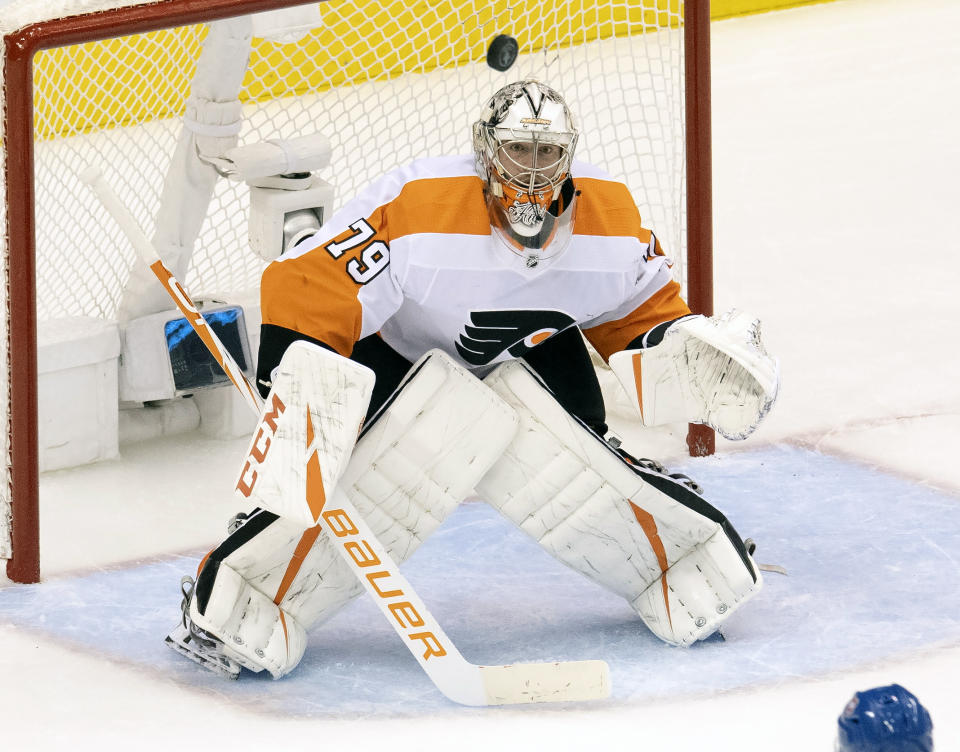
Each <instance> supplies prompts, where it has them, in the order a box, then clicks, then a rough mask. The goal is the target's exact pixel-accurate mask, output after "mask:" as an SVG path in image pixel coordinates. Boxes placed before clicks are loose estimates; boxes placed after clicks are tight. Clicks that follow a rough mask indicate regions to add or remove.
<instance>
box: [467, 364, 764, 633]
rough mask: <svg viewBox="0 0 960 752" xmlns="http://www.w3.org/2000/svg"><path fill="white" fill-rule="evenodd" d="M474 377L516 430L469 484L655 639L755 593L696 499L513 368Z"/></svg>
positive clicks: (687, 628) (719, 616)
mask: <svg viewBox="0 0 960 752" xmlns="http://www.w3.org/2000/svg"><path fill="white" fill-rule="evenodd" d="M485 383H487V384H488V385H489V386H490V387H491V389H493V390H494V391H495V392H497V394H499V395H500V396H501V397H503V398H504V400H505V401H506V402H507V403H508V404H510V405H511V406H512V407H513V408H514V409H515V410H516V411H517V413H518V414H519V415H520V427H519V429H518V431H517V434H516V436H515V438H514V441H513V442H512V443H511V445H510V446H509V447H508V448H507V450H506V452H504V454H503V456H502V457H501V459H500V460H499V461H498V462H497V464H496V465H494V467H493V468H492V469H491V471H490V472H489V473H488V474H487V475H486V476H485V477H484V478H483V479H482V480H481V481H480V483H479V484H478V485H477V491H478V492H479V493H480V494H481V495H482V496H483V497H484V498H485V499H486V500H487V501H488V502H489V503H491V504H492V505H493V506H495V507H496V508H497V509H499V510H500V512H501V513H502V514H503V515H504V516H506V517H507V519H509V520H511V521H513V522H514V523H516V524H517V525H518V526H519V527H520V528H521V529H522V530H524V531H525V532H527V533H528V534H529V535H531V536H532V537H533V538H534V539H535V540H537V541H538V542H539V543H540V545H541V546H542V547H543V548H544V549H546V550H547V551H548V552H549V553H551V554H552V555H553V556H554V557H556V558H557V559H559V560H560V561H562V562H563V563H564V564H567V565H568V566H570V567H572V568H573V569H575V570H577V571H579V572H581V573H582V574H584V575H586V576H587V577H589V578H590V579H592V580H594V581H595V582H597V583H599V584H601V585H603V586H605V587H607V588H608V589H610V590H612V591H613V592H616V593H618V594H620V595H622V596H623V597H624V598H626V599H627V601H628V602H629V603H630V604H631V605H632V606H633V607H634V609H635V610H637V612H638V613H639V614H640V616H641V618H642V619H643V620H644V622H645V623H646V624H647V626H648V627H649V628H650V629H651V630H652V631H653V632H654V633H655V634H656V635H657V636H658V637H660V638H661V639H663V640H665V641H666V642H668V643H671V644H675V645H689V644H691V643H693V642H695V641H696V640H700V639H703V638H705V637H707V636H709V635H710V634H712V633H713V632H714V631H716V629H717V628H718V627H719V626H720V624H721V623H722V622H723V621H724V619H726V618H727V617H728V616H729V615H730V614H731V613H733V612H734V611H735V610H736V609H737V608H738V607H739V606H741V605H742V604H743V603H744V602H746V600H747V599H748V598H750V597H751V596H752V595H753V594H755V593H756V592H757V591H758V590H759V588H760V586H761V579H760V574H759V571H758V570H757V568H756V566H755V565H754V563H753V561H752V560H751V559H750V556H749V554H748V553H747V551H746V548H745V547H744V545H743V542H742V541H741V539H740V537H739V536H738V535H737V533H736V531H734V530H733V528H732V527H731V526H730V524H729V523H728V522H727V520H726V519H725V518H724V517H723V515H722V514H721V513H720V512H718V511H717V510H716V509H714V508H713V507H712V506H710V505H709V504H707V503H706V502H705V501H704V500H703V499H702V498H701V497H700V496H699V494H697V493H696V492H694V491H693V490H691V489H690V488H689V487H688V486H687V485H685V484H684V483H683V482H681V481H679V480H677V479H675V478H672V477H670V476H669V475H667V474H666V473H663V472H659V471H657V470H655V469H651V468H647V467H643V466H639V465H631V464H628V462H627V461H626V460H625V459H624V457H623V456H622V455H621V454H619V453H618V452H616V451H615V450H614V449H613V448H612V447H611V446H609V445H608V444H607V443H606V442H605V441H604V440H603V439H601V438H600V437H598V436H597V435H596V434H594V433H593V432H592V431H590V430H588V429H587V428H586V427H585V426H584V425H583V424H581V423H580V422H579V421H577V420H576V419H575V418H573V417H572V416H570V415H569V414H568V413H567V412H566V411H565V410H563V408H562V407H561V406H560V405H559V404H558V403H557V402H556V400H554V399H553V397H552V396H551V395H550V393H549V392H548V391H547V390H546V389H545V388H544V387H543V385H542V384H541V383H540V381H539V380H538V379H537V378H536V376H535V375H534V374H533V373H532V372H530V371H529V370H528V369H527V368H526V367H525V366H524V365H522V364H521V363H519V362H512V363H508V364H505V365H503V366H501V367H500V368H498V369H497V370H496V371H494V372H493V373H492V374H490V375H489V376H488V377H487V378H486V380H485ZM698 565H700V566H698Z"/></svg>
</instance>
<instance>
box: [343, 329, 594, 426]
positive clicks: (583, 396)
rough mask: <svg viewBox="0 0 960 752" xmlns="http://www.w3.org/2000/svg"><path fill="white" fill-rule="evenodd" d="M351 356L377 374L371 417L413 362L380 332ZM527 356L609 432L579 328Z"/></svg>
mask: <svg viewBox="0 0 960 752" xmlns="http://www.w3.org/2000/svg"><path fill="white" fill-rule="evenodd" d="M350 357H351V359H352V360H355V361H356V362H358V363H361V364H362V365H365V366H367V368H370V369H371V370H372V371H373V372H374V373H375V374H376V375H377V381H376V384H375V385H374V388H373V396H372V397H371V398H370V409H369V411H368V413H367V419H368V420H369V419H370V417H371V416H372V415H373V414H374V413H375V412H376V411H377V410H378V409H380V406H381V405H382V404H383V403H384V402H386V400H387V399H388V398H389V397H390V395H391V394H392V393H393V390H394V389H396V388H397V386H398V385H399V384H400V382H401V381H402V380H403V377H404V376H405V375H406V374H407V372H408V371H409V370H410V367H411V366H412V365H413V364H412V363H410V361H408V360H407V359H406V358H404V357H403V356H402V355H400V354H399V353H398V352H397V351H396V350H394V349H393V348H392V347H390V345H388V344H387V343H386V342H384V341H383V340H382V339H381V338H380V337H379V336H378V335H376V334H374V335H371V336H369V337H365V338H364V339H362V340H360V341H359V342H357V344H356V345H355V346H354V348H353V353H352V355H351V356H350ZM523 359H524V360H525V361H526V363H527V364H528V365H529V366H530V367H531V368H532V369H533V370H534V371H535V372H536V373H537V375H538V376H539V377H540V378H541V379H542V380H543V382H544V383H545V384H546V385H547V387H548V388H549V389H550V391H552V392H553V395H554V397H555V398H556V400H557V401H558V402H559V403H560V404H561V405H562V406H563V407H564V408H565V409H566V410H567V411H568V412H569V413H571V414H573V415H575V416H576V417H577V418H579V419H580V420H582V421H583V422H584V423H586V424H587V425H588V426H589V427H590V428H592V429H593V430H594V431H595V432H596V433H598V434H599V435H600V436H603V435H604V434H606V432H607V426H606V410H605V409H604V405H603V395H602V393H601V391H600V382H599V381H598V380H597V373H596V371H595V370H594V368H593V363H592V362H591V360H590V353H589V352H588V351H587V346H586V343H585V342H584V341H583V337H582V336H581V334H580V330H579V329H577V328H575V327H571V328H569V329H566V330H564V331H563V332H560V333H559V334H555V335H553V336H552V337H550V338H549V339H547V340H544V341H543V342H541V343H540V344H539V345H537V346H536V347H534V348H533V349H532V350H530V351H528V352H527V353H526V354H525V355H524V358H523Z"/></svg>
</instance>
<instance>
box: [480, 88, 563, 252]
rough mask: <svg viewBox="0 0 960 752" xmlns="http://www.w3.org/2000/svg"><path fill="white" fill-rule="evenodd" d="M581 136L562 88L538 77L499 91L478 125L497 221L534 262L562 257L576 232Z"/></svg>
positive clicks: (514, 247) (498, 229) (510, 243)
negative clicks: (574, 172)
mask: <svg viewBox="0 0 960 752" xmlns="http://www.w3.org/2000/svg"><path fill="white" fill-rule="evenodd" d="M577 136H578V132H577V129H576V127H575V126H574V123H573V116H572V115H571V114H570V110H569V109H568V107H567V105H566V103H565V102H564V101H563V98H562V97H561V96H560V94H558V93H557V92H556V91H554V90H553V89H551V88H550V87H549V86H544V85H543V84H541V83H540V82H538V81H533V80H527V81H518V82H517V83H513V84H509V85H507V86H505V87H503V88H502V89H500V90H499V91H498V92H497V93H496V94H494V95H493V97H492V98H491V99H490V101H489V102H488V103H487V106H486V108H485V109H484V111H483V114H482V115H481V118H480V120H479V121H477V122H476V123H474V126H473V147H474V152H475V154H476V159H477V172H478V173H479V175H480V177H481V178H483V179H484V181H485V182H486V190H485V191H484V193H485V196H486V201H487V210H488V211H489V213H490V224H491V225H492V226H493V229H494V232H495V233H496V234H497V235H498V236H499V237H500V239H501V240H503V241H504V243H505V244H506V246H507V247H508V248H509V249H510V250H511V251H512V252H513V253H515V254H517V255H518V256H520V257H521V258H523V259H524V261H525V263H526V265H527V266H528V267H534V266H536V265H537V264H538V263H539V262H540V261H541V260H542V259H546V258H550V257H552V256H556V255H557V254H558V253H560V252H561V251H562V250H563V249H564V248H565V247H566V245H567V243H568V242H569V241H570V237H571V235H572V234H573V218H574V213H575V209H576V207H575V201H574V199H575V198H576V191H575V190H574V187H573V181H572V180H571V179H570V163H571V161H572V159H573V152H574V149H575V148H576V145H577Z"/></svg>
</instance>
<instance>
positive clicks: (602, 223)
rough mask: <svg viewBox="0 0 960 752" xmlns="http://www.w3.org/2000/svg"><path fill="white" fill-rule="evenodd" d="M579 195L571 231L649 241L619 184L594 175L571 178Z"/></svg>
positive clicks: (628, 198)
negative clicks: (575, 216) (593, 176)
mask: <svg viewBox="0 0 960 752" xmlns="http://www.w3.org/2000/svg"><path fill="white" fill-rule="evenodd" d="M574 184H575V185H576V187H577V190H579V191H580V195H579V197H578V198H577V218H576V220H575V221H574V224H573V231H574V233H575V234H577V235H606V236H622V237H632V238H639V239H640V240H641V241H642V242H645V243H649V242H650V231H649V230H646V229H644V228H643V227H642V226H641V225H640V212H639V211H637V207H636V204H634V203H633V197H632V196H631V195H630V191H629V190H628V189H627V186H625V185H624V184H623V183H616V182H613V181H610V180H599V179H597V178H575V179H574Z"/></svg>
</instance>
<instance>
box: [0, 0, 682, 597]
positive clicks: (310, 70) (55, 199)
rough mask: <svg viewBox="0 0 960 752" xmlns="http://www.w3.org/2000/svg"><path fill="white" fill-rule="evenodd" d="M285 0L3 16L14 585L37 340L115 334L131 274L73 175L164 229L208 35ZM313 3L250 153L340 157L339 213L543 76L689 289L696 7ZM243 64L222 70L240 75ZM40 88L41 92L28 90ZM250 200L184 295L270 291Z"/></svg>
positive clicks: (226, 221)
mask: <svg viewBox="0 0 960 752" xmlns="http://www.w3.org/2000/svg"><path fill="white" fill-rule="evenodd" d="M201 5H202V6H204V7H203V8H202V9H198V6H201ZM288 5H290V3H285V2H283V0H259V2H253V3H252V2H249V1H248V2H242V1H241V0H211V1H210V2H208V3H205V4H198V3H192V2H189V0H165V1H164V2H159V3H146V4H143V3H127V2H124V1H123V0H119V1H118V0H114V1H113V2H107V1H106V0H73V1H72V2H67V1H66V0H63V2H60V3H49V2H47V3H37V2H24V1H22V0H21V1H20V2H14V3H12V4H10V5H8V6H6V7H5V9H4V19H3V20H0V31H2V32H3V34H4V55H5V57H4V59H5V61H6V64H5V68H4V71H5V72H4V80H3V97H4V101H3V103H2V104H3V105H4V131H3V133H2V137H3V142H4V159H5V168H4V173H3V178H2V181H0V193H2V194H3V200H2V201H0V223H2V225H3V232H2V233H0V243H2V246H0V264H2V268H3V273H4V277H5V280H6V284H4V285H2V286H0V296H3V304H4V309H5V310H6V315H5V317H4V323H3V327H4V335H5V336H4V338H3V340H0V341H2V342H4V344H3V345H2V346H0V349H2V350H3V361H4V366H3V368H0V389H2V390H3V394H4V399H5V402H6V404H7V405H8V406H9V407H10V409H6V410H3V411H2V418H0V420H2V421H3V425H2V427H0V428H2V430H0V442H3V446H2V455H3V456H4V457H5V458H6V459H5V461H4V462H3V463H0V557H4V558H12V559H13V562H11V564H12V566H10V565H8V573H9V576H10V577H11V578H12V579H14V580H27V581H29V580H31V579H35V578H36V576H37V575H38V573H39V569H38V564H36V561H37V554H36V552H35V550H31V549H35V547H36V545H37V544H36V524H37V523H36V515H37V512H36V505H37V490H36V485H37V482H38V480H37V479H38V472H37V461H36V447H35V444H36V426H35V423H36V404H35V403H36V400H35V396H34V399H33V401H32V404H31V401H30V399H29V395H30V394H31V393H32V394H34V395H35V394H36V389H35V388H34V389H33V391H32V392H31V385H30V384H29V383H27V382H29V380H30V379H33V380H35V379H36V370H35V359H36V342H35V339H34V338H35V334H34V331H33V329H34V325H35V324H37V325H40V326H41V327H42V326H44V325H46V324H48V323H49V322H57V321H61V320H64V321H69V320H71V319H73V318H76V317H88V318H95V319H104V320H114V319H116V318H117V317H118V311H119V308H120V305H121V300H122V298H123V294H124V287H125V285H126V284H127V280H128V279H129V278H130V275H131V269H132V268H133V267H134V266H135V264H136V261H135V259H134V255H133V252H132V250H131V249H130V247H129V245H128V243H127V242H126V240H125V239H124V237H123V236H122V235H121V233H120V231H119V230H118V229H117V227H116V226H115V224H114V223H112V222H111V221H109V219H108V218H107V217H106V216H105V214H104V212H103V210H102V209H101V208H100V207H99V205H98V204H97V203H96V199H95V198H94V197H93V195H92V193H91V192H90V191H89V190H88V189H87V188H86V187H85V186H84V185H83V184H82V183H81V182H80V179H79V177H78V176H79V173H80V172H81V171H82V170H83V169H84V167H86V166H88V165H91V164H94V165H98V166H99V167H101V169H102V170H103V171H104V173H105V174H106V177H107V179H108V180H109V181H110V182H111V183H112V184H113V185H114V187H115V188H117V189H118V191H119V192H120V193H122V195H123V197H124V199H125V200H126V202H127V203H128V204H129V206H130V208H131V209H132V210H133V213H134V215H135V217H136V219H137V221H138V222H139V223H140V225H141V226H142V227H143V228H144V230H145V231H146V233H147V235H148V236H150V235H152V233H153V232H154V230H155V229H156V228H155V223H156V217H157V208H158V204H159V201H160V196H161V191H162V188H163V181H164V176H165V174H166V171H167V167H168V165H169V163H170V160H171V156H172V154H173V151H174V149H175V146H176V144H177V139H178V136H179V133H180V131H181V129H182V127H183V120H184V109H185V103H186V101H187V97H188V94H189V93H190V87H191V81H192V80H194V77H195V76H196V75H197V66H198V59H200V53H201V50H202V48H203V45H204V42H205V40H206V38H207V37H208V35H209V33H210V28H211V24H223V23H233V24H241V26H242V23H245V22H243V21H238V20H237V19H236V18H234V17H235V16H237V15H238V14H241V13H249V12H251V11H266V10H271V9H276V8H284V7H286V6H288ZM314 9H315V10H316V11H318V13H319V19H320V22H319V23H318V24H317V25H316V28H313V29H311V30H309V31H308V32H307V33H306V34H305V35H304V36H302V38H297V39H294V37H297V36H298V34H293V33H290V34H288V35H287V37H286V39H290V40H293V41H280V40H278V39H277V38H273V39H264V38H258V37H253V38H252V41H251V43H250V45H249V50H248V52H249V63H248V65H247V66H246V72H245V73H244V74H243V78H242V84H241V85H240V87H239V90H238V91H237V92H236V96H237V98H239V100H240V101H241V102H242V103H243V107H242V111H243V118H242V126H241V130H240V133H239V142H240V143H241V144H246V143H255V142H261V141H267V140H269V139H286V138H292V137H296V136H298V135H302V134H303V133H312V132H319V133H321V134H323V135H325V136H326V137H327V138H328V139H329V142H330V145H331V151H332V157H331V163H330V165H329V166H328V167H327V168H326V169H324V170H323V171H322V175H323V177H324V178H325V179H326V180H327V181H329V182H330V183H332V184H333V185H334V187H335V190H336V199H335V202H334V208H336V206H337V205H339V204H340V203H342V202H343V201H344V200H346V199H348V198H349V197H351V196H352V195H353V194H355V193H356V192H357V191H358V190H359V189H360V188H361V187H362V186H364V185H365V184H366V183H367V182H369V181H370V180H372V179H373V178H375V177H376V176H378V175H380V174H382V173H383V172H384V171H386V170H388V169H390V168H393V167H396V166H399V165H402V164H404V163H406V162H408V161H410V160H412V159H414V158H417V157H420V156H426V155H439V154H454V153H467V152H469V151H470V149H471V143H470V124H471V123H472V122H473V121H474V120H475V119H476V117H477V114H478V112H479V109H480V107H481V105H482V103H483V101H484V99H485V98H486V97H488V96H489V95H490V94H491V93H492V92H493V91H495V90H496V89H498V88H499V87H500V86H502V85H504V84H505V83H508V82H509V81H513V80H517V79H520V78H524V77H534V78H538V79H540V80H542V81H544V82H546V83H548V84H549V85H551V86H553V87H554V88H556V89H558V90H559V91H561V92H562V93H563V94H564V96H565V97H566V98H567V100H568V102H569V103H570V106H571V108H572V110H573V112H574V113H575V115H576V116H577V117H578V121H579V125H580V129H581V133H582V135H581V140H580V145H579V146H578V155H577V156H578V158H580V159H583V160H585V161H589V162H592V163H594V164H597V165H600V166H602V167H603V168H604V169H606V170H607V171H608V172H610V173H611V174H612V175H613V176H614V177H616V178H619V179H622V180H623V181H624V182H626V184H627V185H628V186H629V188H630V189H631V191H632V193H633V196H634V198H635V200H636V202H637V204H638V206H639V207H640V211H641V214H642V216H643V217H644V220H645V224H646V225H647V226H650V227H653V228H655V230H656V232H657V235H658V237H659V238H661V241H662V243H663V245H664V247H665V248H666V249H667V251H668V253H669V254H670V255H672V256H674V258H675V259H676V261H677V264H676V270H677V274H678V277H679V279H680V281H681V282H682V283H685V282H686V275H687V274H688V272H690V271H691V269H690V265H689V263H688V262H687V260H686V246H687V242H686V233H687V203H686V192H685V191H686V177H685V176H686V170H685V158H686V156H687V153H688V148H689V147H688V145H687V144H688V139H687V135H686V130H685V127H684V123H685V71H684V64H685V58H684V53H685V46H684V19H683V3H682V2H680V0H644V1H643V2H639V1H638V0H628V1H625V2H610V1H608V0H603V1H601V0H584V1H583V2H580V3H568V2H566V0H523V1H522V2H519V3H513V4H508V3H507V2H506V1H505V0H498V1H497V2H493V3H488V2H486V1H485V0H484V1H481V0H448V1H446V2H440V3H425V2H417V3H402V2H387V3H380V2H373V1H372V0H360V2H350V3H346V2H342V1H341V0H329V1H328V2H322V3H320V4H319V6H314ZM228 18H229V19H231V20H229V21H228V20H225V19H228ZM252 24H253V22H251V25H252ZM281 26H282V22H281ZM251 28H256V27H255V26H251ZM252 33H253V32H251V34H252ZM501 33H506V34H510V35H511V36H513V37H515V38H516V39H517V41H518V43H519V47H520V56H519V58H518V59H517V62H516V63H515V64H514V65H513V67H512V68H510V69H509V70H508V71H507V72H499V71H496V70H494V69H492V68H490V67H489V66H488V65H487V64H486V62H485V56H486V52H487V47H488V45H489V43H490V41H491V40H492V39H493V37H494V36H496V35H497V34H501ZM118 34H120V35H121V36H117V35H118ZM234 63H235V61H234V62H231V61H227V60H222V59H221V60H218V61H217V64H218V65H219V66H222V67H223V68H224V69H227V68H229V66H230V65H232V64H234ZM240 64H241V65H242V60H241V63H240ZM24 70H25V71H26V73H24V72H23V71H24ZM25 75H29V76H30V77H31V78H30V80H32V89H33V93H32V97H24V96H23V95H22V88H23V84H24V79H23V76H25ZM18 76H20V78H18ZM688 77H689V76H687V78H688ZM26 143H29V144H31V145H32V161H31V160H30V159H29V158H28V157H29V155H28V154H24V151H29V150H27V149H25V148H24V145H25V144H26ZM247 191H248V189H247V187H246V185H245V184H244V183H242V182H235V181H229V180H225V179H224V180H220V181H219V182H218V183H217V185H216V188H215V190H214V193H213V198H212V200H211V202H210V205H209V209H208V211H207V212H206V216H205V219H204V220H203V223H202V227H201V228H200V232H199V237H198V239H197V241H196V242H195V244H194V248H195V250H194V255H193V257H192V260H191V262H190V265H189V269H188V270H187V272H186V274H185V278H184V279H183V280H182V281H183V282H184V283H185V286H186V288H187V289H188V290H190V291H191V292H192V293H193V294H195V295H202V294H220V295H229V294H230V293H233V292H237V293H241V292H246V291H250V290H255V289H256V287H257V285H258V282H259V277H260V274H261V272H262V269H263V267H264V265H265V263H266V262H264V260H263V259H261V258H260V257H259V256H257V255H256V254H254V253H253V252H252V251H251V250H250V247H249V243H248V241H247V211H248V193H247ZM24 224H26V225H27V228H26V231H24ZM32 235H35V242H34V238H33V237H31V236H32ZM33 269H35V295H34V288H32V284H33V282H32V278H31V277H32V271H33ZM692 271H693V273H698V270H697V269H696V268H694V269H693V270H692ZM31 358H32V359H33V361H34V365H31V363H30V359H31ZM18 359H19V360H18ZM24 399H26V400H27V404H23V401H24ZM31 420H32V421H33V424H31ZM18 528H20V531H21V532H20V534H19V535H17V534H16V531H17V529H18ZM11 530H13V531H14V534H13V535H11Z"/></svg>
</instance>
